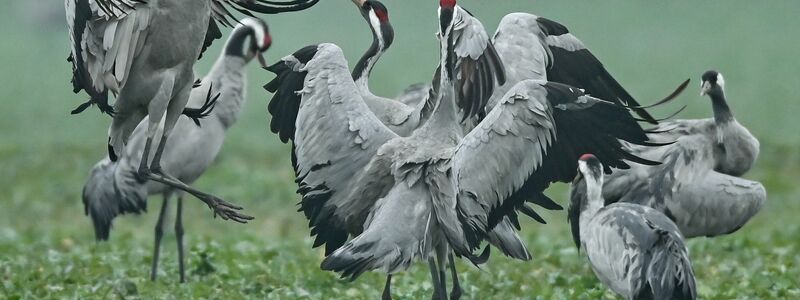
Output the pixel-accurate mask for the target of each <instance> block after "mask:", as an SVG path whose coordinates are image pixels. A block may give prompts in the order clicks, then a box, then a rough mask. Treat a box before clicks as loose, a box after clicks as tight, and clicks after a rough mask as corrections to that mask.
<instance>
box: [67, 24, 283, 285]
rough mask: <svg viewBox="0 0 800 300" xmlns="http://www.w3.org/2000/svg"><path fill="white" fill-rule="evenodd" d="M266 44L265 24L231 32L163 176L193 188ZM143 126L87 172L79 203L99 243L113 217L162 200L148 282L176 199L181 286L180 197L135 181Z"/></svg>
mask: <svg viewBox="0 0 800 300" xmlns="http://www.w3.org/2000/svg"><path fill="white" fill-rule="evenodd" d="M265 39H269V30H268V28H267V25H266V23H264V22H263V21H261V20H259V19H255V18H245V19H242V20H241V21H240V24H239V25H237V26H236V28H234V29H233V31H232V32H231V35H230V37H229V38H228V41H227V42H226V44H225V48H224V50H223V52H222V54H221V55H220V57H219V59H217V61H216V63H215V64H214V66H213V67H212V68H211V71H210V72H209V74H208V75H207V76H206V77H205V78H203V80H202V81H200V84H199V86H198V87H197V88H195V89H193V90H192V92H191V95H190V97H189V104H188V105H189V106H190V107H196V106H200V105H203V106H205V107H206V109H205V110H206V113H205V114H206V115H205V119H204V120H203V123H202V127H201V126H200V123H199V120H196V119H191V118H189V117H186V116H184V117H182V118H180V119H178V121H177V123H176V124H175V128H174V130H173V132H174V133H175V134H176V135H175V136H174V137H173V138H171V139H169V140H167V147H166V148H165V149H166V150H165V152H164V157H163V163H164V165H163V166H164V169H165V171H167V172H169V173H170V174H174V175H175V176H177V178H178V179H179V180H181V181H183V182H187V183H192V182H194V181H195V180H197V179H198V178H199V177H200V176H201V175H202V174H203V172H205V171H206V169H207V168H208V167H209V166H210V165H211V163H212V162H213V161H214V158H215V157H216V156H217V154H218V153H219V151H220V148H221V147H222V143H223V141H224V140H225V132H226V131H227V129H228V128H230V127H231V126H233V125H234V123H235V122H236V120H237V118H238V116H239V112H240V110H241V108H242V105H244V102H245V101H246V95H245V90H246V87H245V85H246V82H247V76H246V70H245V67H246V65H247V63H248V62H250V61H251V60H252V59H253V58H254V57H256V56H258V55H260V53H262V52H264V51H266V50H267V48H269V46H270V44H269V43H266V44H262V43H261V42H260V41H263V40H265ZM209 95H216V96H214V99H216V100H215V102H212V104H211V106H213V107H210V106H209V105H208V103H205V102H206V99H207V98H208V97H209ZM204 103H205V104H204ZM212 108H213V110H212ZM208 110H211V111H210V112H208ZM148 121H149V120H148V119H147V117H145V119H144V120H142V122H140V123H139V126H137V127H136V129H135V130H134V131H133V133H132V134H131V137H130V142H129V143H128V145H127V146H126V147H125V149H124V151H123V152H122V153H121V156H120V157H119V158H118V159H117V160H116V161H112V160H111V159H110V158H109V157H106V158H104V159H103V160H101V161H100V162H98V163H97V164H96V165H95V166H94V168H92V171H91V172H90V176H89V179H88V180H87V182H86V185H85V187H84V189H83V203H84V205H85V208H86V214H87V215H89V216H90V217H91V218H92V221H93V223H94V229H95V236H96V237H97V239H98V240H107V239H108V237H109V232H110V230H111V226H112V222H113V220H114V218H116V217H117V216H119V215H122V214H129V213H131V214H139V213H142V212H143V211H144V210H145V209H146V207H147V197H148V196H151V195H163V197H164V201H163V203H162V205H161V212H160V213H159V215H158V222H157V223H156V227H155V246H154V250H153V265H152V272H151V279H152V280H155V279H156V274H157V271H158V258H159V251H160V246H161V237H162V236H163V226H164V219H165V215H166V212H167V203H168V200H169V199H170V198H172V197H173V196H174V197H176V198H177V201H176V203H177V212H176V217H175V235H176V237H177V242H178V263H179V264H178V266H179V271H180V282H184V281H185V278H186V277H185V272H184V251H183V249H184V248H183V224H182V211H183V193H182V191H181V190H179V189H176V188H174V187H172V186H169V185H164V184H161V183H157V182H153V181H146V182H142V181H140V180H138V179H137V178H136V171H137V167H138V166H139V165H140V161H139V160H140V159H141V158H142V153H143V152H144V151H145V147H148V146H150V145H149V144H148V143H147V142H146V139H147V126H148ZM158 130H159V131H161V130H163V129H162V128H159V129H158Z"/></svg>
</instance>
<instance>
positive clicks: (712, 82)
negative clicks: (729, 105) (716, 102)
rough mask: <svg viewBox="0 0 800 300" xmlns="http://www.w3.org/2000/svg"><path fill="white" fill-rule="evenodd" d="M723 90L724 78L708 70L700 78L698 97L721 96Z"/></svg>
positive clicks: (720, 74) (718, 73)
mask: <svg viewBox="0 0 800 300" xmlns="http://www.w3.org/2000/svg"><path fill="white" fill-rule="evenodd" d="M724 89H725V78H724V77H722V73H720V72H717V71H715V70H709V71H706V72H705V73H703V76H701V77H700V96H705V95H715V94H719V95H721V94H722V92H723V91H724Z"/></svg>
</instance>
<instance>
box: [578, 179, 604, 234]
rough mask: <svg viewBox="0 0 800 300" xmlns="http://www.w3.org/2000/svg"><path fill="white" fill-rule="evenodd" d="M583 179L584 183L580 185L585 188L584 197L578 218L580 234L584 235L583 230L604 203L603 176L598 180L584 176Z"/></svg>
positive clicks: (587, 227)
mask: <svg viewBox="0 0 800 300" xmlns="http://www.w3.org/2000/svg"><path fill="white" fill-rule="evenodd" d="M584 180H585V183H584V184H582V186H584V187H585V188H586V199H583V200H582V202H583V206H582V207H581V212H580V217H579V218H578V222H579V224H580V231H581V232H580V234H581V236H586V234H585V233H584V231H585V230H587V229H589V226H588V223H589V222H590V221H591V220H592V218H594V216H595V215H597V213H598V212H599V211H600V209H602V208H603V206H604V205H605V200H603V191H602V187H603V178H599V180H595V179H592V178H585V179H584Z"/></svg>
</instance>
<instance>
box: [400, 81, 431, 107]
mask: <svg viewBox="0 0 800 300" xmlns="http://www.w3.org/2000/svg"><path fill="white" fill-rule="evenodd" d="M431 88H432V86H431V84H430V83H417V84H413V85H411V86H409V87H408V88H406V89H405V90H404V91H403V92H402V93H400V94H399V95H397V97H395V98H394V99H395V100H397V101H400V102H401V103H403V104H405V105H408V106H416V105H417V104H419V102H420V101H425V98H427V97H428V94H429V93H430V89H431Z"/></svg>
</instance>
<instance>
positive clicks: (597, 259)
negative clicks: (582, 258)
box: [569, 154, 697, 300]
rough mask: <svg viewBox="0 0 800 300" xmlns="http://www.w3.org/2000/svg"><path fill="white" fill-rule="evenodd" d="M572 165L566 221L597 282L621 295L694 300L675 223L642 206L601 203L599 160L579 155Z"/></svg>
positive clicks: (686, 253)
mask: <svg viewBox="0 0 800 300" xmlns="http://www.w3.org/2000/svg"><path fill="white" fill-rule="evenodd" d="M578 166H579V170H580V173H578V176H577V177H576V178H575V181H574V182H573V183H572V191H571V197H570V207H569V221H570V224H571V225H572V236H573V238H574V240H575V245H576V246H577V247H578V248H579V249H580V248H583V249H584V251H585V252H586V255H587V256H588V257H589V263H590V264H591V266H592V270H594V273H595V274H596V275H597V277H598V278H599V279H600V281H602V282H603V284H605V285H606V286H608V287H609V288H610V289H611V290H613V291H614V292H616V293H617V294H619V295H621V296H622V297H624V298H625V299H663V300H668V299H696V298H697V289H696V286H695V278H694V271H693V270H692V264H691V261H690V259H689V251H688V250H687V249H686V245H685V244H684V242H683V236H682V235H681V233H680V231H679V230H678V227H677V226H676V225H675V223H673V222H672V221H671V220H670V219H669V218H667V216H665V215H664V214H663V213H661V212H659V211H657V210H654V209H652V208H650V207H647V206H644V205H638V204H634V203H614V204H610V205H605V200H604V199H603V196H602V189H603V171H602V169H603V166H602V165H601V163H600V161H599V160H598V159H597V158H596V157H595V156H594V155H591V154H585V155H582V156H581V158H580V161H579V162H578Z"/></svg>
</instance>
